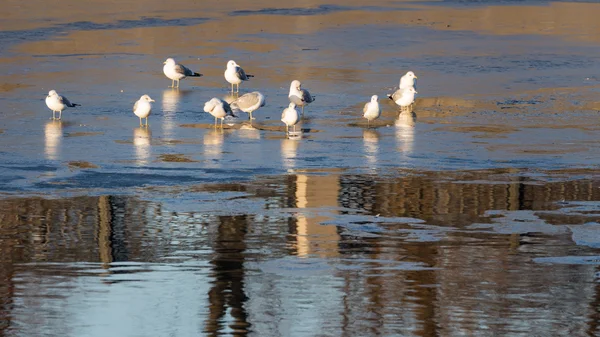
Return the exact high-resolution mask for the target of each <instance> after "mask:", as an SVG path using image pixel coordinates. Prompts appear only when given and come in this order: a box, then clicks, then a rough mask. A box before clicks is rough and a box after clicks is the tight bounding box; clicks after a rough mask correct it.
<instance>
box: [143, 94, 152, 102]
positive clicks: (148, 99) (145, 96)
mask: <svg viewBox="0 0 600 337" xmlns="http://www.w3.org/2000/svg"><path fill="white" fill-rule="evenodd" d="M140 100H142V101H146V102H154V100H153V99H152V98H150V96H148V95H143V96H142V97H140Z"/></svg>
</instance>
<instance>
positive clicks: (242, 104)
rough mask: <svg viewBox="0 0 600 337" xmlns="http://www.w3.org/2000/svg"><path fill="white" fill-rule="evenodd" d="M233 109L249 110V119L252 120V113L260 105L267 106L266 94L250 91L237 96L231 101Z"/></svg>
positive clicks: (235, 110)
mask: <svg viewBox="0 0 600 337" xmlns="http://www.w3.org/2000/svg"><path fill="white" fill-rule="evenodd" d="M230 105H231V110H233V111H234V112H238V111H240V110H241V111H243V112H247V113H248V115H249V119H250V120H252V119H254V117H252V113H253V112H254V111H256V110H258V109H259V108H260V107H263V106H265V96H264V95H263V94H261V93H260V92H258V91H253V92H249V93H247V94H243V95H242V96H240V97H238V98H236V99H235V100H234V101H233V102H231V103H230Z"/></svg>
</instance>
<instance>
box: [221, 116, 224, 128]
mask: <svg viewBox="0 0 600 337" xmlns="http://www.w3.org/2000/svg"><path fill="white" fill-rule="evenodd" d="M224 121H225V117H223V118H221V129H223V122H224Z"/></svg>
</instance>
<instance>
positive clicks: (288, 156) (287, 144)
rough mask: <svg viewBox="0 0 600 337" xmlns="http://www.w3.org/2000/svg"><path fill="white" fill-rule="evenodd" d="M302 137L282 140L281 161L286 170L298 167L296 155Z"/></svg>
mask: <svg viewBox="0 0 600 337" xmlns="http://www.w3.org/2000/svg"><path fill="white" fill-rule="evenodd" d="M300 139H301V137H295V138H286V139H282V140H281V161H282V162H283V167H285V168H286V169H288V170H289V169H293V168H295V167H296V155H297V153H298V145H299V144H300Z"/></svg>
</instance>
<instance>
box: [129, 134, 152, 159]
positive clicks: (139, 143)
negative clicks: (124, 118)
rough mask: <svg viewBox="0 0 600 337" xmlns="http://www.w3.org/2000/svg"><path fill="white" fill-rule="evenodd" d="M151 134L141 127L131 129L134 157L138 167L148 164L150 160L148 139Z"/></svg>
mask: <svg viewBox="0 0 600 337" xmlns="http://www.w3.org/2000/svg"><path fill="white" fill-rule="evenodd" d="M151 138H152V133H151V132H150V129H148V128H145V127H142V128H136V129H133V146H134V147H135V157H136V160H137V162H138V164H140V165H145V164H148V160H149V159H150V155H151V151H150V139H151Z"/></svg>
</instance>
